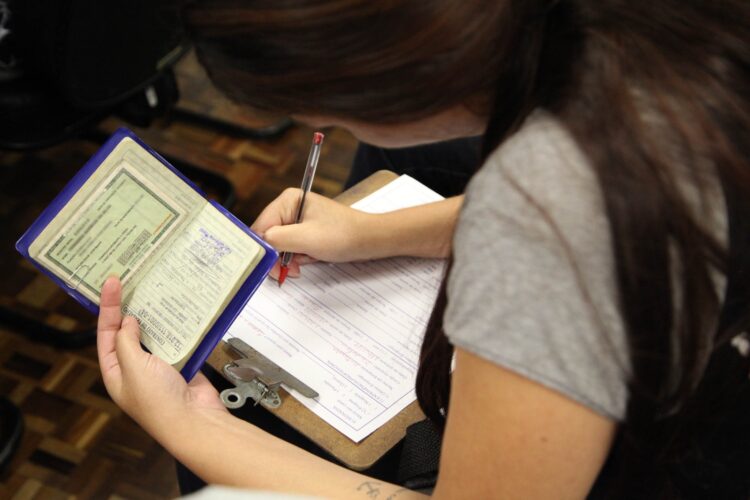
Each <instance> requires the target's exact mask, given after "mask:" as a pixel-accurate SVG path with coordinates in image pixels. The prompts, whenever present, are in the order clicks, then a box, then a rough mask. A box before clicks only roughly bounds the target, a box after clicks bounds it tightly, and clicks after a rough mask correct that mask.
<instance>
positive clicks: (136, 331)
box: [115, 316, 149, 374]
mask: <svg viewBox="0 0 750 500" xmlns="http://www.w3.org/2000/svg"><path fill="white" fill-rule="evenodd" d="M140 340H141V332H140V328H139V326H138V320H137V319H135V318H134V317H133V316H126V317H125V318H124V319H123V320H122V327H121V328H120V331H119V332H117V337H116V339H115V349H116V350H117V361H118V362H119V364H120V368H121V370H122V372H123V374H125V372H131V371H132V370H141V369H143V368H144V367H145V365H146V364H147V363H148V357H149V354H148V353H147V352H146V351H144V350H143V349H142V348H141V342H140Z"/></svg>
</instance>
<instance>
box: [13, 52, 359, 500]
mask: <svg viewBox="0 0 750 500" xmlns="http://www.w3.org/2000/svg"><path fill="white" fill-rule="evenodd" d="M179 70H180V71H179V77H180V88H181V90H182V96H183V97H182V100H181V102H180V106H181V107H182V108H183V109H185V110H188V111H190V112H192V113H198V114H201V115H205V116H210V117H213V118H218V119H220V120H222V121H224V122H228V123H230V124H232V125H234V126H239V127H257V126H264V125H267V124H268V123H269V121H268V119H267V118H265V117H263V118H259V117H255V116H254V115H253V114H252V113H249V112H246V111H243V110H239V109H237V108H234V107H232V106H231V105H229V104H228V103H226V102H225V101H223V100H221V99H219V98H217V97H216V95H215V94H214V91H213V90H212V89H211V88H210V86H209V84H208V83H207V82H206V80H205V78H204V76H203V75H202V73H201V71H200V70H199V68H197V67H196V66H195V64H194V62H193V61H192V60H190V59H187V60H185V61H183V63H181V65H180V67H179ZM120 124H121V122H119V121H118V120H117V119H116V118H111V119H108V120H106V121H105V122H103V123H102V124H101V125H100V127H99V130H101V131H106V132H109V131H112V130H113V129H114V128H116V127H117V126H119V125H120ZM134 130H135V132H136V133H137V134H138V135H139V136H141V137H142V138H143V139H144V140H145V141H146V142H147V143H148V144H150V145H151V146H152V147H153V148H154V149H156V150H157V151H159V152H161V153H162V154H164V155H167V156H171V157H173V158H176V159H178V160H181V161H185V162H188V163H191V164H194V165H196V166H199V167H201V168H205V169H209V170H211V171H214V172H218V173H220V174H222V175H224V176H226V177H227V178H228V179H230V180H231V181H232V184H233V185H234V187H235V189H236V194H237V202H236V203H235V204H234V206H233V207H232V211H233V212H234V213H235V214H236V215H238V216H239V217H240V218H241V219H243V220H244V221H246V222H248V223H250V222H252V220H253V219H254V218H255V216H256V215H257V214H258V213H259V211H260V210H261V209H262V208H263V207H264V206H265V205H266V204H267V203H268V202H269V201H271V200H272V199H273V198H274V197H276V196H277V195H278V193H279V192H280V191H281V190H282V189H284V188H285V187H288V186H295V185H298V184H299V182H300V180H301V175H302V171H303V169H304V162H305V160H306V158H307V151H308V148H309V143H310V139H311V137H312V130H311V129H308V128H305V127H301V126H293V127H292V128H290V129H289V130H287V131H286V132H284V133H283V134H282V135H280V136H279V137H277V138H274V139H269V140H249V139H245V138H243V137H241V136H239V135H237V134H236V133H235V134H233V135H230V134H228V133H226V128H222V129H221V130H225V131H224V132H221V131H219V130H220V129H217V128H215V127H212V126H207V125H202V124H196V123H195V122H193V121H185V120H181V119H177V120H175V119H172V120H165V121H164V122H163V123H159V124H157V125H154V126H151V127H149V128H148V129H134ZM355 144H356V143H355V141H354V139H353V138H352V137H351V136H350V135H349V134H348V133H346V132H344V131H342V130H329V131H327V139H326V142H325V144H324V148H323V153H322V157H321V162H320V167H319V169H318V174H317V177H316V180H315V185H314V187H313V190H315V191H317V192H319V193H323V194H326V195H329V196H333V195H336V194H337V193H338V192H340V190H341V187H342V184H343V181H344V180H345V178H346V175H347V173H348V169H349V165H350V163H351V159H352V157H353V153H354V148H355ZM95 149H96V145H95V144H93V143H91V142H87V141H70V142H68V143H66V144H63V145H60V146H56V147H54V148H51V149H48V150H43V151H40V152H36V153H34V154H21V153H0V238H2V239H1V240H0V266H2V267H0V272H2V280H0V308H4V309H5V310H6V312H7V311H12V312H14V313H16V314H19V315H20V317H18V318H15V319H16V320H22V321H25V320H28V319H31V320H34V321H37V322H40V323H41V325H42V327H41V329H40V328H32V327H31V326H26V327H23V328H17V327H16V328H15V329H12V328H8V327H7V325H5V326H4V325H0V396H5V397H7V398H9V399H10V400H11V401H13V402H14V403H15V404H16V405H17V406H19V407H20V408H21V409H22V411H23V415H24V419H25V423H26V432H25V434H24V437H23V440H22V442H21V445H20V448H19V450H18V451H17V453H16V455H15V457H14V459H13V461H12V463H11V465H10V467H9V468H8V470H6V471H5V472H4V473H2V475H0V498H14V499H16V498H17V499H27V498H45V499H46V498H81V499H86V498H145V499H148V498H169V497H173V496H175V495H176V494H177V493H178V491H177V485H176V480H175V476H174V461H173V460H172V458H171V457H170V456H169V455H168V454H167V453H166V452H165V451H164V450H163V449H161V447H160V446H159V445H157V444H156V443H155V442H154V441H153V440H152V439H151V438H149V436H147V435H146V434H145V433H144V432H143V431H141V430H140V429H139V428H138V426H137V425H135V424H134V423H133V421H131V420H130V419H129V418H128V417H127V416H125V415H124V414H123V413H122V412H121V411H120V410H119V409H118V408H117V407H116V406H115V405H114V404H113V403H112V402H111V401H110V400H109V398H108V397H107V395H106V392H105V391H104V388H103V385H102V383H101V380H100V376H99V371H98V367H97V363H96V354H95V350H94V349H93V347H91V345H90V344H89V345H88V346H85V344H86V343H87V342H90V341H91V340H92V336H91V335H90V331H91V329H92V326H93V324H94V320H95V318H93V317H92V316H90V315H89V314H88V313H87V312H86V311H84V310H83V308H82V307H80V306H78V305H77V303H75V302H73V301H72V300H71V299H69V298H68V297H67V296H65V294H64V293H62V292H61V291H60V290H59V289H57V287H56V286H55V285H53V284H52V283H51V281H50V280H49V279H47V278H46V277H44V276H42V275H39V274H38V273H37V272H36V271H35V270H34V269H33V268H32V267H31V266H30V265H29V264H28V263H26V262H24V261H23V260H21V258H20V256H19V255H18V254H17V253H16V252H15V250H14V249H13V243H14V241H15V240H16V239H17V238H18V236H20V234H21V233H22V232H23V231H24V230H25V228H26V227H28V225H29V224H30V223H31V222H32V221H33V219H34V218H35V217H36V216H37V215H38V214H39V211H40V210H41V209H42V208H43V207H44V206H46V204H47V203H48V202H49V200H50V199H51V198H52V197H53V196H54V195H55V194H56V193H57V191H58V190H59V189H60V187H61V186H62V185H63V184H64V183H65V182H66V181H67V180H68V179H69V178H70V176H71V175H72V174H73V172H75V170H76V169H77V168H79V167H80V166H81V165H83V163H84V162H85V160H86V159H87V158H88V156H90V155H91V153H92V152H93V151H94V150H95ZM208 188H209V191H211V189H210V186H208ZM54 330H56V331H54ZM50 342H52V343H53V344H57V346H55V345H52V344H50ZM79 343H83V344H84V347H76V348H71V347H60V344H63V345H75V344H79Z"/></svg>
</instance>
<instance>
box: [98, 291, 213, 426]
mask: <svg viewBox="0 0 750 500" xmlns="http://www.w3.org/2000/svg"><path fill="white" fill-rule="evenodd" d="M121 290H122V289H121V285H120V281H119V280H118V279H117V278H115V277H111V278H109V279H107V281H106V282H105V283H104V286H103V287H102V293H101V303H100V307H99V323H98V327H97V330H98V331H97V339H96V340H97V342H96V343H97V351H98V355H99V366H100V368H101V371H102V377H103V378H104V385H105V387H106V388H107V392H108V393H109V395H110V396H111V397H112V399H113V400H114V402H115V403H117V405H118V406H119V407H120V408H122V409H123V410H124V411H125V412H126V413H127V414H128V415H130V416H131V417H132V418H133V419H134V420H135V421H136V422H138V423H139V424H140V425H141V426H142V427H143V428H144V429H145V430H146V431H147V432H149V433H150V434H151V435H152V436H154V437H156V438H157V439H159V438H160V437H163V436H164V432H165V431H166V430H168V426H169V425H170V420H171V419H173V418H176V417H182V418H184V415H185V413H186V412H188V411H192V410H200V411H209V412H226V409H225V408H224V406H223V405H222V404H221V401H220V400H219V397H218V394H217V392H216V389H214V387H213V386H212V385H211V383H210V382H209V381H208V379H206V377H204V376H203V374H201V373H198V374H197V375H196V376H195V378H193V380H192V381H191V382H190V384H187V383H186V382H185V379H183V378H182V375H180V373H179V372H178V371H177V370H175V369H174V368H173V367H172V366H170V365H169V364H167V363H166V362H165V361H163V360H162V359H160V358H158V357H156V356H154V355H153V354H149V353H147V352H146V351H144V350H143V349H142V348H141V345H140V328H139V327H138V321H137V320H136V319H135V318H134V317H132V316H127V317H125V318H124V319H123V318H122V314H121V312H120V311H121V309H120V300H121Z"/></svg>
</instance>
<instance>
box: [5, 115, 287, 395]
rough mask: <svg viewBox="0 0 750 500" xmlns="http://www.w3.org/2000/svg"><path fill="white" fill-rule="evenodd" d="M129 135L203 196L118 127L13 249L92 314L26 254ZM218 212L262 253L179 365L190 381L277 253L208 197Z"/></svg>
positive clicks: (77, 295)
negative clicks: (254, 242)
mask: <svg viewBox="0 0 750 500" xmlns="http://www.w3.org/2000/svg"><path fill="white" fill-rule="evenodd" d="M126 138H129V139H132V140H133V141H135V142H136V143H137V144H139V145H140V146H141V147H142V148H143V149H145V150H146V151H147V152H148V153H150V154H151V155H152V156H153V157H154V158H156V159H157V160H158V161H159V162H160V163H161V164H163V165H164V166H165V167H166V168H168V169H169V170H171V171H172V172H173V173H174V174H176V175H177V176H178V177H179V178H180V179H182V180H183V181H184V182H185V184H186V185H188V186H189V187H190V188H192V189H193V190H195V191H196V192H198V193H199V194H200V195H201V196H202V197H203V198H206V195H205V193H203V192H202V191H201V190H200V189H199V188H198V187H197V186H196V185H195V184H194V183H193V182H191V181H190V180H189V179H188V178H186V177H185V176H184V175H182V173H180V172H179V171H178V170H177V169H176V168H174V167H173V166H172V165H170V164H169V163H168V162H167V161H166V160H165V159H164V158H162V157H161V156H160V155H159V154H158V153H157V152H155V151H154V150H153V149H151V148H150V147H149V146H147V145H146V144H144V143H143V141H141V140H140V139H139V138H138V137H136V135H135V134H133V132H131V131H130V130H128V129H125V128H120V129H118V130H117V131H116V132H115V133H114V134H113V135H112V136H111V137H110V138H109V139H108V140H107V142H106V143H105V144H104V145H103V146H102V147H101V148H100V149H99V151H97V152H96V154H94V156H92V157H91V159H90V160H89V161H88V162H86V164H85V165H84V166H83V167H82V168H81V169H80V170H79V171H78V172H77V173H76V175H75V176H74V177H73V178H72V179H71V180H70V182H68V184H67V185H66V186H65V187H64V188H63V190H62V191H61V192H60V193H59V194H58V195H57V196H56V197H55V199H54V200H52V202H51V203H50V204H49V206H47V208H45V209H44V211H43V212H42V213H41V215H39V217H38V218H37V219H36V221H34V223H33V224H32V225H31V227H29V229H28V230H27V231H26V232H25V233H24V234H23V236H21V238H20V239H19V240H18V242H16V249H17V250H18V251H19V252H20V253H21V254H22V255H23V256H24V257H26V258H27V259H28V260H29V261H31V263H32V264H34V266H36V267H37V268H38V269H39V270H40V271H41V272H43V273H44V274H46V275H47V276H49V277H50V279H52V281H54V282H55V283H57V285H58V286H60V288H62V289H63V290H64V291H65V292H66V293H68V295H70V296H71V297H73V298H74V299H75V300H76V301H77V302H79V303H80V304H81V305H83V306H84V307H85V308H86V309H88V310H89V311H91V312H92V313H93V314H98V313H99V306H98V305H97V304H96V303H94V302H92V301H91V300H89V299H88V298H87V297H86V296H84V295H83V294H82V293H81V292H80V291H78V290H77V289H76V288H75V287H71V286H70V285H69V284H67V283H66V282H65V281H64V280H62V279H60V278H59V277H58V276H56V275H55V274H54V273H53V272H51V271H50V270H48V269H47V268H46V267H44V266H43V265H42V264H40V263H39V262H37V261H36V260H34V258H32V257H31V256H30V255H29V247H30V246H31V244H32V243H33V242H34V241H35V240H36V239H37V238H38V237H39V235H40V234H41V233H42V231H43V230H44V229H45V228H46V227H47V226H48V225H49V224H50V223H51V222H52V220H53V219H54V218H55V216H56V215H57V214H58V213H59V212H60V211H61V210H62V209H63V207H65V206H66V205H67V204H68V203H69V202H70V200H71V198H73V196H74V195H75V194H76V193H77V192H78V191H79V189H81V187H82V186H83V185H84V184H85V183H86V181H87V180H88V179H89V178H90V177H91V176H92V174H93V173H94V172H95V171H96V170H97V169H98V168H99V166H100V165H101V164H102V163H103V162H104V161H105V160H106V159H107V157H108V156H109V155H110V154H111V153H112V151H113V150H114V149H115V148H116V147H117V146H118V145H119V144H120V142H122V141H123V140H124V139H126ZM208 202H209V203H210V204H212V205H213V206H214V207H215V208H216V209H217V210H218V211H219V212H220V213H221V214H223V215H224V216H225V217H226V218H227V219H228V220H230V221H231V222H232V223H234V224H235V225H236V226H237V227H239V228H240V229H241V230H242V231H243V232H245V233H246V234H247V235H249V236H250V237H251V238H252V239H253V240H255V241H256V242H257V243H258V244H259V245H260V246H262V247H263V248H264V249H265V255H264V256H263V257H262V259H261V260H260V262H259V263H258V264H257V265H256V266H255V268H254V269H253V270H252V271H251V272H250V275H249V276H248V277H247V278H246V279H245V281H244V283H242V285H240V287H239V289H238V291H237V293H236V294H235V295H234V297H232V298H231V299H230V301H229V302H228V303H227V305H226V307H225V308H224V310H223V311H221V313H220V314H219V316H218V317H217V318H216V320H215V321H214V323H213V325H211V326H210V327H209V330H208V332H207V333H206V334H205V336H204V337H203V339H202V340H201V341H200V343H199V344H198V346H197V347H196V348H195V351H194V352H193V354H192V355H191V356H190V358H189V359H188V360H187V361H186V363H185V364H184V365H183V367H182V369H181V370H180V373H181V374H182V376H183V377H184V378H185V379H186V380H188V381H189V380H190V379H192V378H193V376H194V375H195V374H196V373H197V372H198V370H200V368H201V366H202V365H203V363H204V362H205V360H206V358H208V356H209V355H210V354H211V352H212V351H213V349H214V347H215V346H216V344H218V343H219V341H220V340H221V339H222V337H223V336H224V333H225V332H226V331H227V330H228V329H229V327H230V326H231V324H232V323H233V322H234V320H235V318H236V317H237V316H238V315H239V314H240V312H241V311H242V309H243V308H244V306H245V304H246V303H247V301H248V300H250V297H251V296H252V295H253V293H255V290H257V288H258V286H260V284H261V283H262V282H263V280H265V278H266V276H268V273H269V271H270V270H271V268H272V267H273V265H274V263H275V262H276V261H277V260H278V252H277V251H276V250H275V249H274V248H273V247H271V246H270V245H269V244H268V243H266V242H265V241H263V240H262V239H261V238H260V237H259V236H258V235H256V234H255V233H253V232H252V231H251V230H250V229H249V228H248V227H247V226H246V225H245V224H243V223H242V222H240V221H239V220H238V219H237V218H236V217H235V216H234V215H232V214H231V213H230V212H229V211H228V210H227V209H225V208H224V207H223V206H221V205H220V204H219V203H217V202H215V201H214V200H208Z"/></svg>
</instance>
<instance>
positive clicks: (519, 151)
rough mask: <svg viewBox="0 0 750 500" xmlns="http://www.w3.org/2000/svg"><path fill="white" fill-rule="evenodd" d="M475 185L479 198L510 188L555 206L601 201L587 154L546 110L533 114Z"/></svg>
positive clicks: (500, 148) (491, 158) (498, 150)
mask: <svg viewBox="0 0 750 500" xmlns="http://www.w3.org/2000/svg"><path fill="white" fill-rule="evenodd" d="M472 184H473V185H472V186H471V190H470V192H471V193H472V194H474V195H475V196H476V195H479V194H481V193H482V192H483V191H484V190H487V189H489V186H493V185H505V186H506V187H507V188H513V189H519V188H520V189H521V190H522V191H524V192H526V193H527V194H533V195H534V199H535V200H536V201H537V202H538V203H545V204H546V203H549V204H552V205H559V204H563V205H566V204H570V203H576V202H583V201H589V203H591V202H594V205H595V206H598V205H599V203H598V202H599V201H600V198H601V196H600V191H599V187H598V184H597V180H596V176H595V174H594V171H593V169H592V168H591V165H590V163H589V161H588V159H587V158H586V156H585V155H584V153H583V151H582V150H581V148H580V147H579V146H578V144H577V143H576V141H575V139H574V138H573V136H572V135H571V134H570V133H569V132H568V130H567V129H566V127H565V125H563V124H562V123H561V122H560V121H559V120H558V119H557V118H556V117H555V116H554V115H552V114H551V113H549V112H547V111H543V110H538V111H535V112H534V113H532V114H531V115H530V116H529V117H528V118H527V119H526V121H525V122H524V124H523V125H522V126H521V127H520V128H519V130H518V131H517V132H516V133H515V134H513V135H512V136H510V137H509V138H508V139H506V140H505V141H504V142H503V143H502V144H501V145H500V146H498V147H497V148H496V149H495V151H494V152H492V153H491V154H490V156H489V157H488V158H487V160H486V162H485V164H484V165H483V167H482V168H481V169H480V171H479V172H478V173H477V175H476V178H475V181H474V182H473V183H472ZM572 195H576V196H572ZM582 195H583V196H584V199H581V198H580V196H582Z"/></svg>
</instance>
